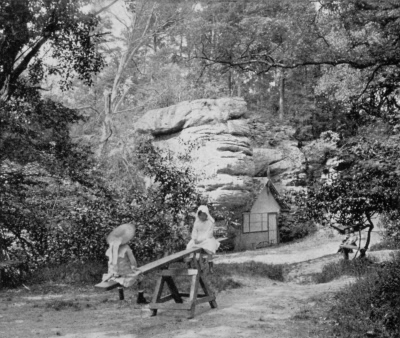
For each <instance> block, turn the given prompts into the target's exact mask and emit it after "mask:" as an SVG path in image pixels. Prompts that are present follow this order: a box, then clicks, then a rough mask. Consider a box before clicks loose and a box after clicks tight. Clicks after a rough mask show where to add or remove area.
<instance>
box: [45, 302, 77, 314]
mask: <svg viewBox="0 0 400 338" xmlns="http://www.w3.org/2000/svg"><path fill="white" fill-rule="evenodd" d="M44 307H45V308H46V309H49V310H55V311H61V310H75V311H79V310H81V306H80V304H79V302H77V301H74V300H52V301H50V302H47V303H45V305H44Z"/></svg>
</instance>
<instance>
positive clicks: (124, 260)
mask: <svg viewBox="0 0 400 338" xmlns="http://www.w3.org/2000/svg"><path fill="white" fill-rule="evenodd" d="M112 254H113V253H112V248H111V247H110V248H109V249H108V250H107V251H106V256H107V257H108V258H109V260H108V273H107V274H104V275H103V281H110V280H112V281H115V282H117V283H119V284H121V285H123V286H124V287H130V286H132V285H133V284H135V283H136V282H140V281H141V280H142V279H143V275H142V274H141V271H140V270H139V269H137V263H136V259H135V257H134V256H133V253H132V250H131V248H130V247H129V246H128V245H126V244H125V245H121V246H120V247H119V249H118V259H117V264H114V263H113V261H112Z"/></svg>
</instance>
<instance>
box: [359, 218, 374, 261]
mask: <svg viewBox="0 0 400 338" xmlns="http://www.w3.org/2000/svg"><path fill="white" fill-rule="evenodd" d="M367 220H368V223H369V228H368V235H367V241H366V242H365V245H364V248H362V249H361V250H360V258H364V257H365V255H366V252H367V250H368V248H369V243H370V242H371V232H372V230H373V229H374V223H372V221H371V216H370V215H367ZM360 240H361V238H360Z"/></svg>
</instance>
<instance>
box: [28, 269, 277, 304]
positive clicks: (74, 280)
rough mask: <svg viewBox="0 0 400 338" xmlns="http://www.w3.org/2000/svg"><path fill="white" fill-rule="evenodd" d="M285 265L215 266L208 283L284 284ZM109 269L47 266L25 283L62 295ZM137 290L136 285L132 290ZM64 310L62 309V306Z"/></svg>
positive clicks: (149, 282)
mask: <svg viewBox="0 0 400 338" xmlns="http://www.w3.org/2000/svg"><path fill="white" fill-rule="evenodd" d="M171 267H174V268H184V267H185V266H184V265H183V263H175V264H173V266H171ZM283 267H284V265H281V264H277V265H273V264H263V263H258V262H246V263H232V264H225V263H222V264H215V265H214V273H213V274H209V275H208V278H207V280H208V282H209V284H210V287H211V289H212V290H214V291H217V292H220V291H223V290H228V289H235V288H240V287H242V286H243V285H242V284H241V283H240V282H238V281H237V280H235V276H247V277H262V278H269V279H272V280H277V281H283V280H284V277H283ZM106 271H107V266H105V265H104V264H103V263H100V262H89V263H86V264H83V263H79V262H74V263H69V264H63V265H58V266H46V267H43V268H42V269H39V270H37V271H36V272H35V273H34V274H33V275H31V278H29V280H27V281H26V282H27V283H26V284H27V285H28V286H29V288H30V289H31V291H32V292H37V293H45V294H46V293H49V292H51V293H62V292H63V291H64V292H65V291H67V290H68V289H69V288H70V287H79V288H83V289H85V288H87V287H89V288H90V287H93V286H94V285H95V284H97V283H99V282H100V281H101V278H102V275H103V273H105V272H106ZM157 278H158V272H157V271H155V272H152V273H149V274H146V276H145V278H144V281H143V286H144V288H145V290H146V293H148V294H151V293H152V292H153V290H154V287H155V284H156V281H157ZM177 283H178V287H179V288H182V289H184V290H186V291H188V290H189V289H190V278H187V277H178V278H177ZM133 289H135V286H134V287H133ZM61 308H63V307H62V306H61Z"/></svg>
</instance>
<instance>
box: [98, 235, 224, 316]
mask: <svg viewBox="0 0 400 338" xmlns="http://www.w3.org/2000/svg"><path fill="white" fill-rule="evenodd" d="M223 240H225V238H221V239H218V241H220V242H221V241H223ZM208 256H209V255H208V254H207V253H206V252H205V251H204V250H203V249H201V248H191V249H186V250H183V251H180V252H177V253H175V254H172V255H169V256H166V257H164V258H161V259H159V260H157V261H154V262H151V263H149V264H146V265H143V266H141V267H140V268H138V269H139V270H140V271H141V272H142V273H143V274H144V275H145V274H147V273H150V272H152V271H155V270H160V269H162V270H161V272H160V274H159V276H158V280H157V283H156V286H155V289H154V293H153V298H152V301H151V303H150V304H149V308H150V310H152V315H153V316H156V315H157V311H158V310H160V309H169V310H185V311H187V312H188V318H193V317H194V314H195V309H196V305H198V304H201V303H205V302H208V303H209V304H210V306H211V308H213V309H214V308H216V307H217V302H216V297H215V294H214V293H213V292H212V291H211V289H210V287H209V285H208V282H207V277H206V270H207V268H208ZM185 258H186V259H185ZM182 261H186V262H187V263H188V265H190V266H188V267H187V268H183V269H175V268H169V266H170V265H171V264H172V263H176V262H182ZM178 276H185V277H188V278H190V279H191V284H190V292H189V293H185V292H180V291H179V289H178V286H177V284H176V283H175V279H174V278H175V277H178ZM95 287H96V288H100V289H103V290H105V291H108V290H112V289H115V288H120V290H122V286H121V285H120V284H119V283H117V282H115V281H108V282H101V283H99V284H97V285H95ZM165 287H167V288H168V289H169V291H170V294H168V295H166V296H162V294H163V291H164V288H165ZM200 288H201V289H202V290H203V293H199V290H200ZM184 298H188V299H187V301H184ZM170 300H173V301H175V303H172V304H171V303H167V302H168V301H170Z"/></svg>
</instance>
